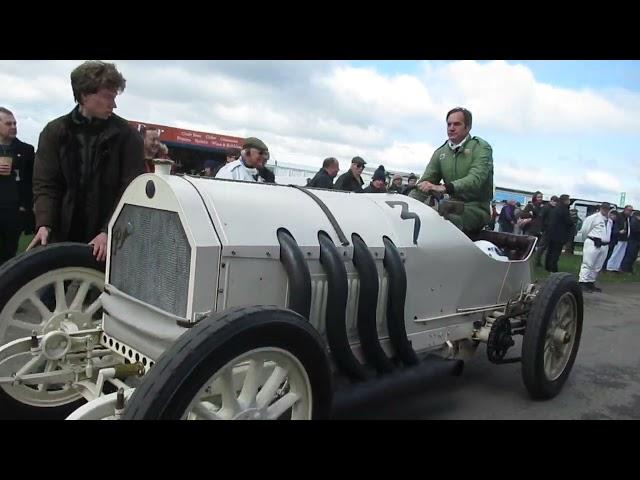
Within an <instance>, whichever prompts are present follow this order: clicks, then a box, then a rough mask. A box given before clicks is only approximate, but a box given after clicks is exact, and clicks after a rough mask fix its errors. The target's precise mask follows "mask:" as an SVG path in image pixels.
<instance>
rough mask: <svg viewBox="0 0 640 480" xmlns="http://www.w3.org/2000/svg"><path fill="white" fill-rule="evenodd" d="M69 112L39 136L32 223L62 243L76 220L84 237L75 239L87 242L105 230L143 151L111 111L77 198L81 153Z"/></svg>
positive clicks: (125, 124)
mask: <svg viewBox="0 0 640 480" xmlns="http://www.w3.org/2000/svg"><path fill="white" fill-rule="evenodd" d="M76 109H77V107H76ZM72 113H73V112H71V113H69V114H67V115H63V116H62V117H60V118H57V119H55V120H53V121H51V122H49V123H48V124H47V126H46V127H45V128H44V130H43V131H42V133H41V134H40V139H39V141H38V151H37V153H36V159H35V165H34V172H33V195H34V202H35V205H34V209H35V217H36V227H37V228H39V227H41V226H47V227H50V228H51V230H52V232H51V237H50V239H51V241H65V240H67V239H69V234H70V231H71V230H72V227H73V229H75V230H78V228H79V226H78V225H77V224H78V223H79V222H84V225H82V226H81V230H82V232H84V234H83V236H84V237H85V238H84V239H82V240H80V239H77V238H76V239H75V240H76V241H87V242H88V241H90V240H92V239H93V237H95V236H96V235H97V234H98V233H100V232H106V231H107V226H108V223H109V219H110V218H111V215H112V213H113V211H114V210H115V208H116V206H117V205H118V201H119V200H120V197H121V196H122V193H123V192H124V190H125V189H126V188H127V186H128V185H129V183H131V181H132V180H133V179H134V178H136V177H137V176H138V175H140V174H141V173H144V149H143V142H142V138H141V137H140V135H139V134H138V133H137V132H136V131H135V130H134V128H133V127H132V126H131V125H129V123H128V122H127V121H126V120H125V119H123V118H121V117H118V116H117V115H112V116H111V117H110V118H109V119H108V120H106V121H105V125H104V127H103V128H102V129H101V131H100V133H99V134H98V136H97V138H96V140H95V144H94V147H93V148H94V152H95V154H94V156H93V157H92V159H93V164H92V165H90V166H89V168H91V172H90V174H88V175H87V176H86V177H85V178H87V183H86V185H85V188H84V199H80V198H79V196H80V194H79V192H80V170H81V163H82V159H81V155H82V152H81V145H80V142H79V141H78V139H77V136H76V135H75V134H74V131H75V130H74V129H75V128H76V127H75V125H74V121H73V120H72ZM74 213H75V214H76V220H75V221H73V219H74ZM72 223H73V225H72ZM37 228H36V229H37Z"/></svg>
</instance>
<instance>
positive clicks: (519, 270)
mask: <svg viewBox="0 0 640 480" xmlns="http://www.w3.org/2000/svg"><path fill="white" fill-rule="evenodd" d="M157 169H158V170H163V171H158V172H157V173H155V174H145V175H142V176H140V177H138V178H137V179H136V180H135V181H133V182H132V184H131V185H130V186H129V188H128V189H127V190H126V192H125V193H124V195H123V197H122V199H121V201H120V203H119V205H118V207H117V209H116V211H115V213H114V215H113V217H112V219H111V222H110V225H109V254H108V258H107V262H106V272H103V271H102V270H101V267H100V265H99V264H97V263H95V261H94V260H93V259H92V257H91V253H90V249H89V247H87V246H85V245H78V244H59V245H53V246H48V247H44V248H39V249H36V250H34V251H31V252H28V253H26V254H23V255H21V256H20V257H17V258H16V259H14V260H12V261H11V262H9V263H8V264H6V265H5V266H4V267H3V268H2V269H0V344H3V346H2V347H0V415H2V416H3V417H4V418H7V417H8V418H47V417H60V418H64V417H67V416H68V418H70V419H104V418H124V419H180V418H187V419H284V418H287V419H318V418H327V417H330V416H331V415H332V412H334V411H335V409H336V408H338V407H339V406H340V402H342V405H343V407H344V406H345V405H346V407H345V408H348V406H349V405H350V404H354V402H355V403H357V402H358V401H367V398H374V397H376V395H378V397H379V396H380V395H379V394H380V392H383V391H384V392H386V394H387V395H389V392H393V389H394V388H407V389H411V388H413V389H416V388H420V389H421V388H424V386H425V385H426V384H429V382H430V380H432V379H435V378H439V377H443V376H447V375H452V374H458V373H460V371H461V368H462V364H463V360H465V359H468V358H470V357H471V355H472V354H473V353H474V351H475V349H476V347H477V346H478V344H479V343H485V344H486V352H487V355H488V357H489V359H490V360H491V361H492V362H494V363H497V364H499V363H505V362H522V379H523V381H524V385H525V387H526V388H527V390H528V392H529V394H530V395H531V397H533V398H536V399H548V398H551V397H554V396H555V395H557V394H558V393H559V392H560V390H561V388H562V386H563V384H564V383H565V381H566V379H567V377H568V375H569V372H570V370H571V368H572V366H573V363H574V360H575V358H576V354H577V351H578V346H579V342H580V334H581V330H582V318H583V300H582V293H581V290H580V289H579V288H578V285H577V282H576V280H575V278H574V277H573V276H571V275H568V274H553V275H551V276H550V277H549V279H548V280H547V281H545V282H543V283H542V284H536V283H533V282H532V277H531V267H530V263H529V258H530V256H531V255H532V252H533V249H534V246H535V241H536V239H535V238H533V237H526V236H516V235H510V234H503V233H496V232H488V231H483V232H481V233H479V234H478V235H476V236H474V237H473V238H470V237H468V236H467V235H465V234H464V233H462V232H461V231H459V230H458V229H457V228H456V227H455V226H454V225H453V224H452V223H450V222H449V221H448V220H447V219H446V217H447V210H446V205H447V204H446V203H443V206H444V207H445V208H444V209H443V210H441V212H440V214H439V212H437V211H436V210H434V209H432V208H431V207H429V206H427V205H425V204H423V203H420V202H418V201H416V200H414V199H412V198H408V197H405V196H402V195H398V194H354V193H345V192H337V191H330V190H321V189H307V188H301V187H295V186H284V185H269V184H252V183H242V182H234V181H226V180H214V179H208V178H199V177H191V176H175V175H168V174H167V173H166V172H165V171H164V170H166V169H167V168H166V166H162V165H159V166H158V168H157ZM450 205H451V204H450ZM487 245H488V247H487ZM105 275H106V276H105ZM101 292H102V293H101ZM516 335H523V336H524V337H523V340H522V348H521V354H520V355H514V354H511V355H507V351H508V350H509V349H510V348H511V347H512V346H514V345H515V341H514V336H516ZM367 395H368V396H367Z"/></svg>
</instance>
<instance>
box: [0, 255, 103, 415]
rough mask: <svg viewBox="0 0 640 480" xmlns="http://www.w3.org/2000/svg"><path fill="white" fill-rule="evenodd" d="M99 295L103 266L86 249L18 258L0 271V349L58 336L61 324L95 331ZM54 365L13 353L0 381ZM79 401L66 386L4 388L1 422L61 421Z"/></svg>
mask: <svg viewBox="0 0 640 480" xmlns="http://www.w3.org/2000/svg"><path fill="white" fill-rule="evenodd" d="M103 289H104V264H99V263H98V262H96V261H95V259H94V258H93V256H92V247H90V246H88V245H85V244H75V243H61V244H54V245H50V246H47V247H44V248H38V249H36V250H33V251H30V252H27V253H24V254H22V255H19V256H18V257H16V258H14V259H13V260H11V261H10V262H7V263H6V264H5V265H4V266H3V267H2V269H0V345H5V344H7V343H9V342H10V341H12V340H16V339H18V338H23V337H28V336H30V335H31V334H32V332H35V333H36V334H37V335H43V334H46V333H48V332H51V331H54V330H57V329H59V328H60V325H61V324H62V322H65V323H66V324H67V325H70V324H73V325H74V326H75V327H74V328H77V329H78V330H83V329H88V328H93V327H95V326H98V325H99V323H100V321H101V315H102V308H101V304H100V300H99V298H98V297H99V295H100V294H101V293H102V291H103ZM57 365H58V364H57V361H47V360H46V359H44V358H38V357H33V356H32V355H31V354H30V353H16V354H14V355H8V356H3V360H2V362H1V363H0V377H2V376H11V375H12V374H14V373H43V372H50V371H53V370H56V368H57ZM81 398H82V397H81V395H80V394H78V393H77V392H75V391H73V390H71V389H70V388H69V386H68V385H54V384H50V385H46V386H45V385H29V386H26V385H17V386H7V385H2V386H0V416H1V417H4V418H43V417H44V418H64V417H65V416H67V415H68V414H69V413H70V412H71V411H72V410H74V409H75V408H76V407H77V406H78V405H79V404H80V403H81V402H79V400H80V399H81Z"/></svg>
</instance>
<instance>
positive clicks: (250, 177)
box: [216, 137, 269, 182]
mask: <svg viewBox="0 0 640 480" xmlns="http://www.w3.org/2000/svg"><path fill="white" fill-rule="evenodd" d="M268 159H269V149H268V148H267V146H266V145H265V143H264V142H263V141H262V140H260V139H259V138H255V137H249V138H247V139H246V140H245V141H244V144H243V146H242V150H241V151H240V158H238V159H237V160H235V161H233V162H229V163H227V164H226V165H225V166H224V167H222V168H221V169H220V170H218V173H217V174H216V178H222V179H226V180H240V181H242V182H265V181H266V179H265V178H264V176H263V175H261V172H260V171H261V170H263V169H266V167H265V164H266V163H267V160H268Z"/></svg>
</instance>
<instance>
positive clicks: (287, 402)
mask: <svg viewBox="0 0 640 480" xmlns="http://www.w3.org/2000/svg"><path fill="white" fill-rule="evenodd" d="M299 400H300V395H298V394H296V393H292V392H289V393H287V394H286V395H285V396H284V397H282V398H281V399H279V400H277V401H276V402H274V403H273V405H270V406H269V407H268V408H267V417H268V418H269V419H271V420H276V419H278V417H280V415H282V414H283V413H284V412H286V411H287V410H289V409H290V408H291V407H293V406H294V405H295V404H296V403H297V402H298V401H299Z"/></svg>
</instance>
